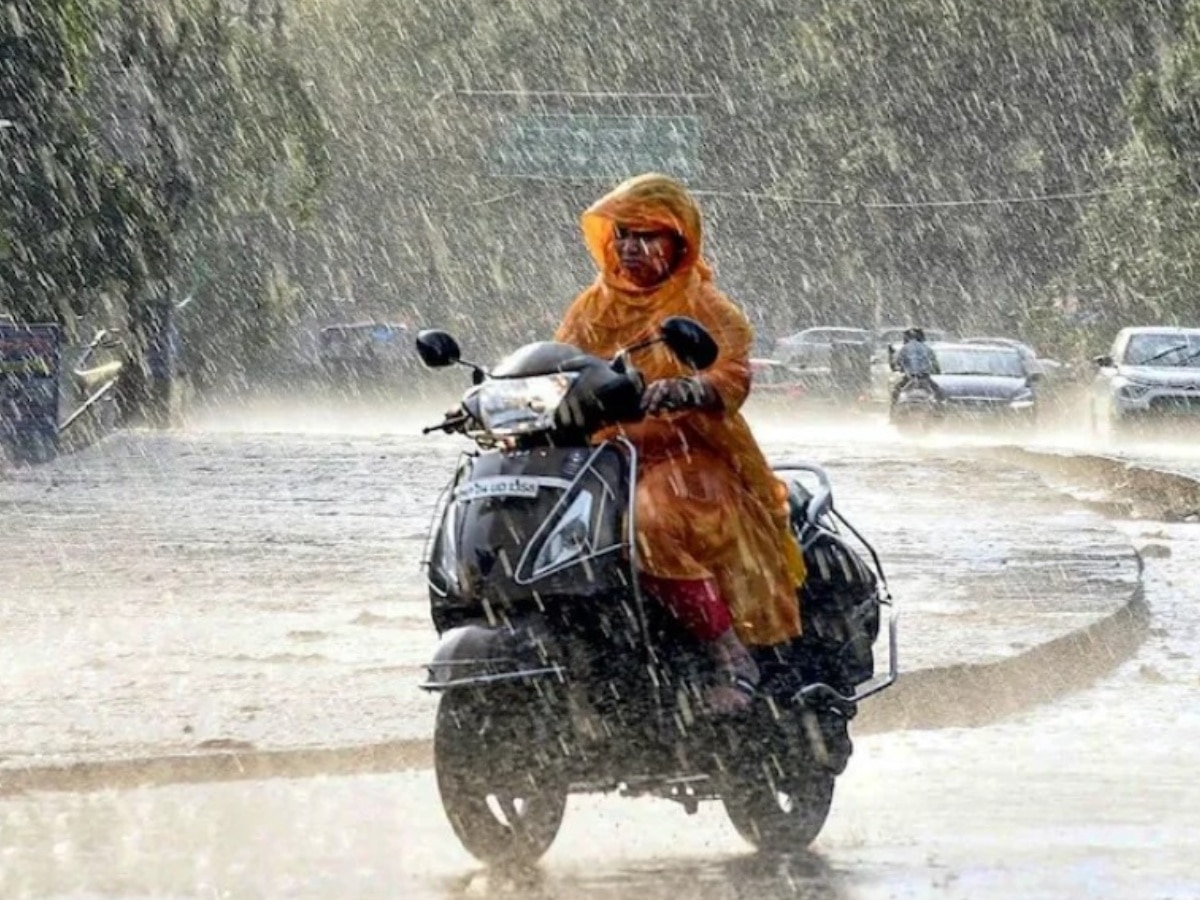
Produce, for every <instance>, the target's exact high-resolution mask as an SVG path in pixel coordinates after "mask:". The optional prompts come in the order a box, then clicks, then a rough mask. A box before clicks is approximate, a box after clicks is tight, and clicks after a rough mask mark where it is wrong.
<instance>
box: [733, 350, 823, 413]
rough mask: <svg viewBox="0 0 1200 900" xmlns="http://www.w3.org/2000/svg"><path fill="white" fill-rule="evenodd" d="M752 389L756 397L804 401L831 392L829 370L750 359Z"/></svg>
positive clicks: (791, 402) (755, 358) (773, 400)
mask: <svg viewBox="0 0 1200 900" xmlns="http://www.w3.org/2000/svg"><path fill="white" fill-rule="evenodd" d="M750 375H751V379H752V382H751V384H752V386H751V392H752V396H753V397H754V398H755V399H756V400H766V401H771V402H778V401H785V402H786V403H788V404H789V405H790V404H795V403H804V402H807V401H810V400H812V399H814V398H822V397H825V396H827V395H828V394H829V393H830V383H829V378H830V375H829V370H828V369H817V370H814V369H804V368H800V367H798V366H793V365H790V364H788V363H785V362H782V361H781V360H778V359H769V358H767V357H754V358H752V359H751V360H750Z"/></svg>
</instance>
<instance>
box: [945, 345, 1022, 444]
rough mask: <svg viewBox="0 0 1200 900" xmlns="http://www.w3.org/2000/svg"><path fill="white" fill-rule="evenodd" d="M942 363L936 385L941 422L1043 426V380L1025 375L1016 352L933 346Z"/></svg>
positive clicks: (986, 346) (975, 346)
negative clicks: (1039, 405)
mask: <svg viewBox="0 0 1200 900" xmlns="http://www.w3.org/2000/svg"><path fill="white" fill-rule="evenodd" d="M930 346H931V347H932V348H933V352H934V355H935V356H936V357H937V361H938V369H939V370H940V371H939V373H938V374H937V375H934V376H933V378H932V381H933V383H934V384H936V385H937V387H938V389H939V391H940V392H941V399H940V402H939V407H940V409H939V414H938V419H939V421H941V422H945V423H949V422H952V421H958V422H970V423H974V424H980V425H986V424H1010V425H1017V426H1031V425H1033V424H1034V423H1035V422H1036V421H1037V394H1036V393H1035V392H1034V389H1033V386H1034V384H1035V383H1036V382H1037V380H1038V378H1039V376H1038V375H1037V374H1034V373H1029V372H1026V371H1025V366H1024V364H1023V363H1022V361H1021V355H1020V354H1019V353H1018V352H1017V351H1016V350H1015V349H1013V348H1012V347H1002V346H996V345H990V344H989V345H985V344H964V343H931V345H930Z"/></svg>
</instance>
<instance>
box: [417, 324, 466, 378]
mask: <svg viewBox="0 0 1200 900" xmlns="http://www.w3.org/2000/svg"><path fill="white" fill-rule="evenodd" d="M417 355H418V356H420V357H421V362H423V363H425V365H427V366H428V367H429V368H431V369H444V368H445V367H446V366H452V365H454V364H455V363H456V362H458V361H459V360H460V359H461V358H462V351H461V350H459V348H458V341H456V340H455V339H454V338H453V337H452V336H451V335H450V334H449V333H447V332H445V331H438V330H437V329H435V328H427V329H425V330H424V331H420V332H418V333H417Z"/></svg>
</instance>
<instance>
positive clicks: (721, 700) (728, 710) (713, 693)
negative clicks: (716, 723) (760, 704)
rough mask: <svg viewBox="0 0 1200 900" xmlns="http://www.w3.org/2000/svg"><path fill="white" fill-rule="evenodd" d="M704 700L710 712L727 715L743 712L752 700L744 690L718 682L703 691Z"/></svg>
mask: <svg viewBox="0 0 1200 900" xmlns="http://www.w3.org/2000/svg"><path fill="white" fill-rule="evenodd" d="M704 702H705V703H706V704H708V708H709V709H710V710H711V711H712V712H714V713H716V714H717V715H722V716H727V715H731V714H732V713H740V712H745V711H746V710H748V709H749V708H750V704H751V702H752V701H751V697H750V695H749V694H747V693H746V692H745V691H743V690H739V689H738V688H736V687H734V686H733V685H730V684H718V685H714V686H713V687H710V688H708V690H706V691H705V692H704Z"/></svg>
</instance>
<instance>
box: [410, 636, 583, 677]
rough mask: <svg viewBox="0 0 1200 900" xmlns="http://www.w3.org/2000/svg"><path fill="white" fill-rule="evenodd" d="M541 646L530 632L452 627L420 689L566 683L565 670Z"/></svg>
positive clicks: (439, 646) (434, 657)
mask: <svg viewBox="0 0 1200 900" xmlns="http://www.w3.org/2000/svg"><path fill="white" fill-rule="evenodd" d="M540 646H541V644H540V642H539V641H538V638H537V636H536V635H534V634H533V633H531V632H529V631H527V630H519V629H513V628H511V627H507V626H502V627H490V626H486V625H462V626H459V627H458V628H452V629H450V630H449V631H447V632H445V633H444V634H443V635H442V640H441V643H439V644H438V648H437V651H436V652H435V653H434V655H433V660H432V661H430V662H429V663H428V665H427V666H426V668H427V669H428V671H429V678H428V679H427V680H426V681H425V682H423V683H422V684H421V685H420V687H421V689H422V690H426V691H447V690H450V689H452V688H460V687H479V686H483V685H489V684H498V683H501V682H522V681H535V680H538V679H544V678H552V679H556V680H559V681H562V680H564V679H565V677H566V670H565V669H564V668H563V667H562V666H560V665H559V664H558V663H556V662H553V661H552V660H549V659H547V658H546V655H545V653H544V652H539V648H540Z"/></svg>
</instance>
